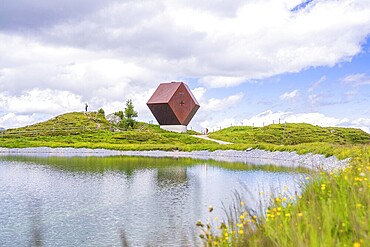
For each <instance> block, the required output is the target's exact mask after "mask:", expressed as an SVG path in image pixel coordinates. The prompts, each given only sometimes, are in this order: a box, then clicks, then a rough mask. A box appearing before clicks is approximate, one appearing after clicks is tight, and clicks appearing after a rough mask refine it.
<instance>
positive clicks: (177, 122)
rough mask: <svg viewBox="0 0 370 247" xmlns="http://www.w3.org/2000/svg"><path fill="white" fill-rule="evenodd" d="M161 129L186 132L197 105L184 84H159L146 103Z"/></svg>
mask: <svg viewBox="0 0 370 247" xmlns="http://www.w3.org/2000/svg"><path fill="white" fill-rule="evenodd" d="M147 105H148V107H149V109H150V111H151V112H152V113H153V115H154V117H155V118H156V119H157V121H158V123H159V124H160V126H161V128H163V129H165V130H170V131H175V132H186V130H187V125H188V124H189V122H190V120H191V119H192V118H193V117H194V115H195V113H196V112H197V111H198V109H199V107H200V106H199V103H198V102H197V100H196V99H195V97H194V95H193V94H192V93H191V91H190V89H189V87H188V86H187V85H186V84H185V83H184V82H170V83H161V84H159V86H158V88H157V89H156V90H155V92H154V93H153V95H152V97H151V98H150V99H149V101H148V102H147Z"/></svg>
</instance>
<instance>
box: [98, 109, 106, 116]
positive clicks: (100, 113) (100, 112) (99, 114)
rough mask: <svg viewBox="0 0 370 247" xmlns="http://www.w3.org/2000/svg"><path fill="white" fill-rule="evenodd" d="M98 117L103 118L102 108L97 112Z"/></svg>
mask: <svg viewBox="0 0 370 247" xmlns="http://www.w3.org/2000/svg"><path fill="white" fill-rule="evenodd" d="M98 116H99V117H104V118H105V112H104V109H103V108H100V109H99V111H98Z"/></svg>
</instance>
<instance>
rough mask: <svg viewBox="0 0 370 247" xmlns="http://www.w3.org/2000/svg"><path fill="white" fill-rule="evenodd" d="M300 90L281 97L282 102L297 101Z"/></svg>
mask: <svg viewBox="0 0 370 247" xmlns="http://www.w3.org/2000/svg"><path fill="white" fill-rule="evenodd" d="M299 95H300V94H299V90H297V89H296V90H294V91H292V92H286V93H283V94H282V95H280V99H281V100H295V99H297V98H298V97H299Z"/></svg>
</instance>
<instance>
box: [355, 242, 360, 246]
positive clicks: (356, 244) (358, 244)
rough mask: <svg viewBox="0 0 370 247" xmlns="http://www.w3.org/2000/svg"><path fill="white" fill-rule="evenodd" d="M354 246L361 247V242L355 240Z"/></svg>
mask: <svg viewBox="0 0 370 247" xmlns="http://www.w3.org/2000/svg"><path fill="white" fill-rule="evenodd" d="M353 247H361V244H360V243H359V242H354V243H353Z"/></svg>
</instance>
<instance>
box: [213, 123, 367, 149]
mask: <svg viewBox="0 0 370 247" xmlns="http://www.w3.org/2000/svg"><path fill="white" fill-rule="evenodd" d="M284 128H285V130H284ZM209 136H210V137H211V138H214V139H219V140H223V141H228V142H233V143H245V144H255V143H269V144H277V145H280V144H284V145H296V144H302V143H313V142H326V143H331V144H341V145H343V144H370V134H368V133H366V132H364V131H362V130H360V129H353V128H340V127H320V126H314V125H311V124H304V123H300V124H296V123H290V124H286V127H285V125H284V124H272V125H268V126H265V127H250V126H240V127H229V128H226V129H222V130H219V131H216V132H213V133H210V134H209Z"/></svg>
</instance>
